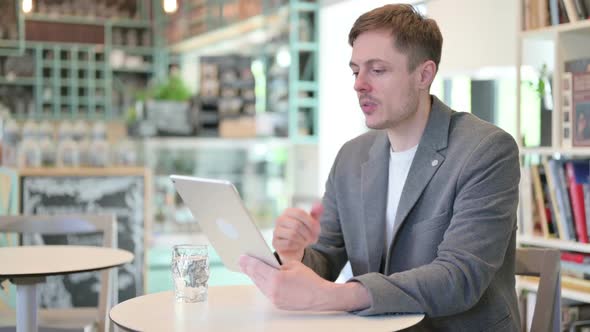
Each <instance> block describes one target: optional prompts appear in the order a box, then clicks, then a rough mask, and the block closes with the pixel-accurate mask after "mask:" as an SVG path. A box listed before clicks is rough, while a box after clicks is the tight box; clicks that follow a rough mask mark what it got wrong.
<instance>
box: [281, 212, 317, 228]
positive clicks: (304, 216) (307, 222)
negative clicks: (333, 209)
mask: <svg viewBox="0 0 590 332" xmlns="http://www.w3.org/2000/svg"><path fill="white" fill-rule="evenodd" d="M284 215H286V216H288V217H291V218H293V219H296V220H297V221H299V222H301V223H302V224H303V225H304V226H305V227H306V228H307V230H308V231H309V233H310V234H314V229H316V228H317V227H316V225H315V224H317V223H318V222H317V220H315V219H314V218H312V217H311V216H310V215H309V214H308V213H307V212H305V211H303V210H301V209H296V208H289V209H286V210H285V212H284Z"/></svg>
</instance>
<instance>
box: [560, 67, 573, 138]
mask: <svg viewBox="0 0 590 332" xmlns="http://www.w3.org/2000/svg"><path fill="white" fill-rule="evenodd" d="M560 102H561V147H562V148H565V149H568V148H571V147H572V146H573V144H574V140H573V131H572V130H573V129H572V73H571V72H565V73H563V75H562V77H561V101H560Z"/></svg>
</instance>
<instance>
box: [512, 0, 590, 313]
mask: <svg viewBox="0 0 590 332" xmlns="http://www.w3.org/2000/svg"><path fill="white" fill-rule="evenodd" d="M521 3H522V6H520V11H519V13H518V16H519V18H520V21H521V24H519V28H518V29H519V30H518V31H517V36H518V38H517V39H518V46H517V62H516V64H517V72H516V75H517V85H516V86H517V88H516V94H517V98H516V101H517V104H516V109H517V112H516V118H517V119H516V123H517V142H518V144H519V148H520V157H521V166H522V170H523V171H522V172H521V177H522V180H521V188H520V189H521V190H520V191H521V197H520V208H519V210H520V211H519V234H518V237H517V244H518V246H520V247H538V248H552V249H558V250H560V251H562V252H569V253H574V254H575V255H589V254H590V243H581V242H579V241H578V240H580V239H582V236H581V235H580V234H583V233H586V234H588V231H589V230H590V218H585V219H586V220H585V221H584V222H583V224H584V225H586V227H585V228H584V231H582V229H583V228H582V226H581V224H578V223H577V222H578V221H580V220H582V219H583V218H579V215H580V211H584V210H587V209H588V207H590V204H586V203H587V202H586V201H587V200H590V196H587V197H586V195H584V197H583V198H580V196H579V195H577V194H576V193H575V189H574V188H577V187H575V186H577V185H578V182H577V175H576V174H577V173H575V172H571V170H570V171H568V169H567V167H570V166H569V165H567V164H568V163H569V162H570V161H572V160H585V162H583V163H585V164H586V166H585V167H586V168H588V167H589V166H588V163H590V161H588V160H590V145H588V144H586V146H584V145H582V144H576V143H574V144H572V143H571V142H573V141H575V140H574V139H572V138H570V139H568V135H569V136H570V137H573V135H576V132H575V129H576V124H577V123H576V121H574V120H575V118H576V114H577V113H576V112H575V111H570V110H571V109H575V104H574V103H573V101H572V99H571V95H568V94H567V93H564V89H566V84H568V82H565V84H564V80H563V78H564V74H565V73H567V72H572V71H577V70H572V66H571V63H572V62H574V61H579V60H581V59H590V19H589V18H590V17H589V15H590V12H588V13H585V14H583V13H577V14H578V17H576V18H574V19H570V17H571V16H568V15H571V14H572V13H571V12H567V9H566V8H565V7H563V8H562V7H560V6H559V2H558V1H554V0H539V1H525V0H522V1H521ZM572 3H573V2H572ZM553 5H554V6H553ZM537 6H538V7H537ZM588 10H589V11H590V8H588ZM560 13H561V15H558V14H560ZM582 14H583V16H584V17H582ZM589 63H590V61H589ZM544 66H545V68H546V79H545V80H543V82H544V83H545V87H544V89H538V88H539V87H540V86H541V87H542V84H540V82H541V80H540V78H542V71H541V68H543V67H544ZM566 67H567V68H566ZM588 69H589V70H588V71H590V68H588ZM566 75H567V74H566ZM569 83H570V84H571V81H569ZM548 87H549V88H550V90H549V89H547V88H548ZM536 88H537V89H536ZM570 93H571V92H570ZM564 100H567V101H569V105H568V103H566V102H564ZM543 112H545V113H543ZM543 128H544V129H543ZM578 135H579V132H578ZM542 136H543V137H542ZM541 143H543V144H541ZM552 159H553V160H556V162H554V165H552V166H551V167H553V169H551V167H550V166H549V162H548V160H552ZM536 165H541V166H536ZM555 165H557V166H555ZM535 167H538V170H539V171H538V172H537V170H534V171H533V168H535ZM556 169H557V170H556ZM568 172H570V175H571V174H573V175H574V176H573V177H571V178H569V179H568ZM560 173H561V174H560ZM536 178H538V179H539V180H540V181H538V184H539V186H538V187H537V188H535V179H536ZM549 178H551V181H550V180H549ZM544 179H546V180H544ZM585 181H586V183H587V182H588V175H586V176H585ZM551 182H553V183H551ZM580 186H581V187H580V188H583V187H582V184H581V183H580ZM574 195H576V197H575V198H574ZM574 199H576V200H577V202H578V203H576V204H574V202H573V201H574ZM580 199H581V200H582V205H580V203H579V202H580ZM539 200H540V201H541V202H543V203H540V202H539ZM568 204H569V205H568ZM574 205H575V206H574ZM580 206H582V209H584V210H580ZM576 208H577V212H576V211H575V210H576ZM540 211H542V212H543V216H541V215H540V213H539V212H540ZM567 211H569V213H570V214H569V216H568V215H567V213H568V212H567ZM576 213H577V214H576ZM581 214H584V213H583V212H582V213H581ZM584 216H590V214H584ZM545 217H546V218H547V220H546V221H545V222H546V223H547V224H548V227H546V228H545V229H542V230H539V229H538V228H539V227H538V224H539V223H542V222H543V219H544V218H545ZM567 225H569V227H571V228H570V229H569V236H564V235H563V233H567V232H568V230H566V227H565V226H567ZM552 228H553V231H552V230H551V229H552ZM572 231H573V233H572ZM547 232H550V233H551V234H547ZM572 235H573V236H572ZM589 242H590V241H589ZM580 257H582V256H580ZM584 261H585V260H584ZM574 270H575V273H574V272H572V271H574ZM588 271H590V265H588V264H584V263H571V262H567V261H563V262H562V291H561V295H562V298H564V299H569V300H573V301H577V302H583V303H590V281H588V280H582V279H576V278H573V277H571V276H569V275H570V274H572V273H574V274H576V275H577V274H578V273H579V274H582V273H583V274H584V275H585V274H586V273H587V272H588ZM537 286H538V282H537V281H536V280H534V279H532V278H526V277H525V278H518V280H517V289H519V290H524V291H532V292H535V291H536V290H537Z"/></svg>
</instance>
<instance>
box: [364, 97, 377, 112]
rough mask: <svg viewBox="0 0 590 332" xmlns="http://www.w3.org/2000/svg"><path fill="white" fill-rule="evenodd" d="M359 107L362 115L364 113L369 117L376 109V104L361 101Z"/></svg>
mask: <svg viewBox="0 0 590 332" xmlns="http://www.w3.org/2000/svg"><path fill="white" fill-rule="evenodd" d="M360 106H361V109H362V110H363V113H365V114H366V115H370V114H371V113H373V112H375V110H376V109H377V103H376V102H373V101H369V100H361V101H360Z"/></svg>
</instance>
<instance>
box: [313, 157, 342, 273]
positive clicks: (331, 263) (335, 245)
mask: <svg viewBox="0 0 590 332" xmlns="http://www.w3.org/2000/svg"><path fill="white" fill-rule="evenodd" d="M341 151H342V150H340V152H338V155H337V156H336V159H335V160H334V164H333V165H332V169H331V170H330V174H329V175H328V180H327V182H326V192H325V193H324V197H323V199H322V204H323V205H324V211H323V213H322V217H321V221H320V225H321V226H320V227H321V231H320V237H319V239H318V242H317V243H316V244H314V245H311V246H309V247H307V248H305V251H304V253H303V260H302V262H303V264H305V265H306V266H308V267H309V268H311V269H312V270H314V271H315V272H316V273H317V274H318V275H319V276H321V277H322V278H324V279H326V280H329V281H334V280H336V279H337V278H338V275H339V274H340V271H342V268H343V267H344V265H345V264H346V262H347V261H348V255H347V254H346V248H345V246H344V237H343V236H342V229H341V227H340V218H339V217H338V206H337V200H336V193H337V192H338V188H337V185H336V183H337V181H336V179H335V173H336V168H337V167H338V166H337V165H338V161H339V160H340V155H341Z"/></svg>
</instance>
